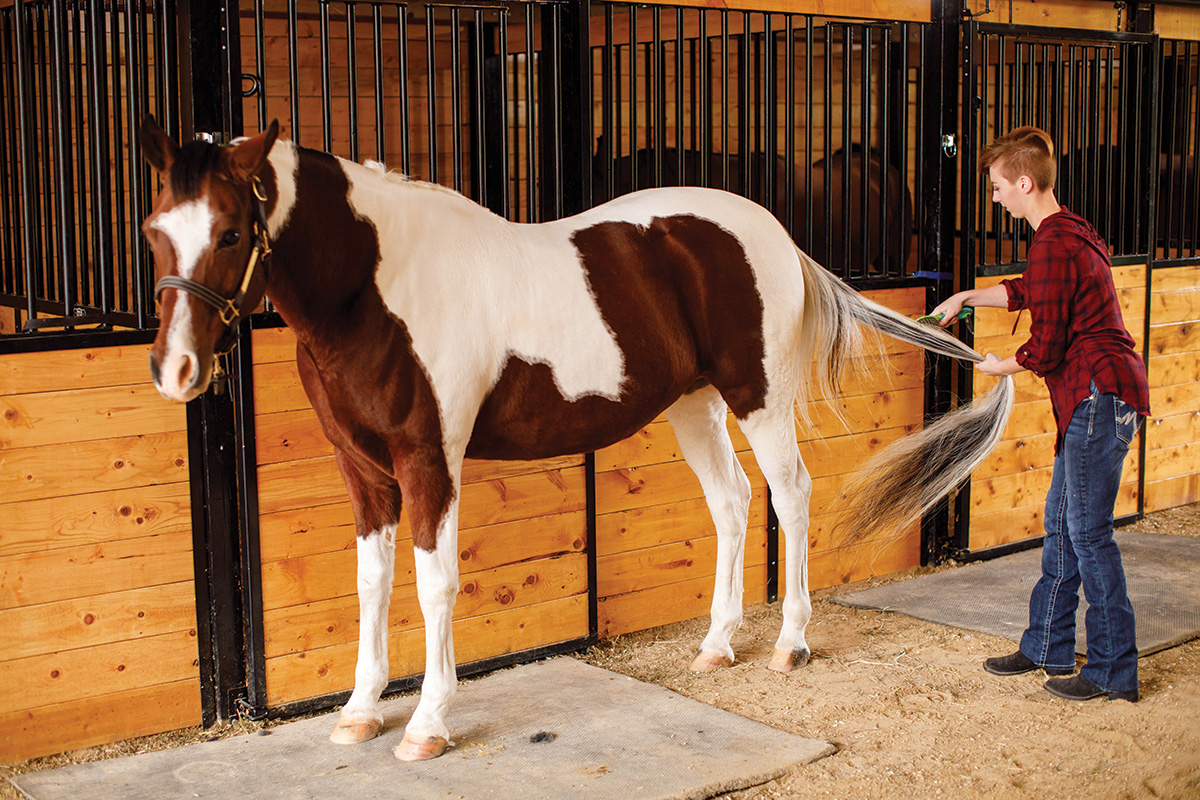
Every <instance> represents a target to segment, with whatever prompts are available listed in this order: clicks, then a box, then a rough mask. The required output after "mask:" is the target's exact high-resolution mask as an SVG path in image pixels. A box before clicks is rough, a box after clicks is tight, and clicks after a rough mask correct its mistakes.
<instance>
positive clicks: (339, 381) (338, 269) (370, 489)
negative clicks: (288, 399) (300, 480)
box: [271, 150, 454, 551]
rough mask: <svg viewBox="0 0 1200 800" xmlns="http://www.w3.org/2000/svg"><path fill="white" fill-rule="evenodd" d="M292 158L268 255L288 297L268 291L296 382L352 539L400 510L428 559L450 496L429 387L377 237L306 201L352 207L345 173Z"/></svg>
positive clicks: (326, 160)
mask: <svg viewBox="0 0 1200 800" xmlns="http://www.w3.org/2000/svg"><path fill="white" fill-rule="evenodd" d="M297 157H298V158H299V159H301V166H300V168H299V169H298V170H297V185H296V197H297V202H296V206H295V207H294V208H293V209H292V212H291V216H290V218H289V222H288V225H287V226H286V227H285V228H284V229H283V230H282V231H280V233H279V236H278V238H277V240H276V242H275V245H274V248H275V259H276V264H277V268H278V269H280V270H292V271H293V273H292V275H291V277H290V278H289V280H288V281H287V290H284V287H282V286H279V285H277V283H275V282H273V284H272V287H271V289H272V291H271V296H272V299H273V300H274V301H275V305H276V307H277V308H278V309H279V311H280V313H281V314H283V315H284V316H285V317H286V318H287V319H288V320H289V321H290V323H291V325H292V327H293V330H294V331H295V333H296V337H297V339H298V341H299V344H298V346H297V363H298V364H299V366H300V377H301V380H302V382H303V384H304V388H305V391H306V392H307V393H308V396H309V399H310V400H311V401H312V404H313V408H314V410H316V412H317V416H318V418H319V419H320V421H321V427H322V428H323V429H324V430H325V435H326V436H327V437H328V438H329V440H330V442H332V443H333V445H334V447H335V448H336V450H337V453H338V461H339V465H340V466H341V467H342V475H343V477H344V478H345V481H346V488H347V490H348V491H349V493H350V498H351V501H352V503H353V504H354V507H355V518H356V520H357V521H358V525H359V530H358V533H359V535H360V536H366V535H367V534H369V533H371V532H373V531H375V530H379V529H380V528H382V527H384V526H385V525H390V524H395V523H396V522H397V521H398V520H399V517H400V508H401V502H402V501H403V503H405V504H407V505H408V509H409V517H410V522H411V526H412V532H413V543H414V544H415V545H416V546H417V547H420V548H421V549H423V550H427V551H432V550H434V549H435V548H436V547H437V530H438V526H439V525H440V523H441V521H442V519H443V517H445V515H446V511H447V510H448V509H449V507H450V503H451V501H452V500H453V498H454V483H453V480H452V479H451V477H450V472H449V469H448V467H447V464H446V456H445V453H444V452H443V450H442V429H441V418H440V416H439V413H438V408H437V401H436V399H435V397H434V394H433V389H432V387H431V386H430V383H429V379H428V376H427V375H426V374H425V370H424V368H423V367H422V366H421V364H420V362H419V361H418V360H417V358H416V356H415V355H414V353H413V348H412V340H411V338H410V337H409V333H408V329H407V328H406V327H405V326H404V323H403V322H401V321H400V320H398V319H396V318H395V317H394V316H392V314H391V313H390V312H389V311H388V310H387V308H386V307H385V306H384V303H383V298H382V297H380V295H379V290H378V288H377V287H376V285H375V269H376V267H377V264H378V261H379V243H378V238H377V236H376V234H375V229H374V227H373V226H372V225H371V223H370V222H367V221H365V220H363V219H361V218H359V217H358V216H356V215H355V213H354V210H353V209H352V208H351V206H350V203H349V201H348V200H345V201H342V202H329V200H328V199H325V200H323V201H322V202H320V204H319V205H318V203H316V202H314V201H313V200H312V198H347V197H348V192H349V183H348V182H347V180H346V175H345V173H344V172H343V171H342V168H341V166H340V165H339V164H338V162H337V161H336V160H335V159H334V158H332V157H331V156H327V155H325V154H323V153H315V152H312V151H307V150H300V151H298V156H297ZM301 268H308V269H310V270H311V271H312V272H311V274H309V275H305V276H298V275H296V274H295V272H294V271H295V270H298V269H301ZM279 283H282V282H279ZM300 287H303V289H301V288H300ZM299 291H303V292H304V295H303V296H300V295H299V294H298V292H299ZM321 343H327V344H325V345H324V346H322V344H321ZM359 345H361V346H359ZM318 365H320V366H319V367H318Z"/></svg>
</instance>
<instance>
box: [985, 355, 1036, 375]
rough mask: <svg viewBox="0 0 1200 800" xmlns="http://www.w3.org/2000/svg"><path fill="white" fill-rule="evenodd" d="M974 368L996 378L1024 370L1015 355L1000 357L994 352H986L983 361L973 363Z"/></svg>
mask: <svg viewBox="0 0 1200 800" xmlns="http://www.w3.org/2000/svg"><path fill="white" fill-rule="evenodd" d="M975 369H977V370H979V371H980V372H982V373H983V374H984V375H992V376H995V377H997V378H999V377H1002V376H1004V375H1016V374H1017V373H1018V372H1024V371H1025V368H1024V367H1022V366H1021V365H1020V364H1018V363H1017V357H1016V356H1015V355H1014V356H1009V357H1008V358H1005V359H1001V358H1000V356H998V355H996V354H995V353H988V354H987V356H985V357H984V359H983V361H980V362H979V363H978V364H976V365H975Z"/></svg>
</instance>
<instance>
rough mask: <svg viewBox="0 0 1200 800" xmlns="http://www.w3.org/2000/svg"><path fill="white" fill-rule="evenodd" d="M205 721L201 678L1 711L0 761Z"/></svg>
mask: <svg viewBox="0 0 1200 800" xmlns="http://www.w3.org/2000/svg"><path fill="white" fill-rule="evenodd" d="M199 724H200V681H199V679H198V678H190V679H188V680H182V681H176V682H175V683H163V684H157V685H154V686H147V687H138V688H135V689H131V690H129V691H124V692H117V693H114V694H108V695H104V696H102V697H91V698H87V699H76V700H69V701H67V702H64V703H59V704H56V705H52V706H42V707H41V708H35V709H32V710H23V711H19V712H15V713H10V714H3V715H0V730H3V731H4V732H5V735H4V736H0V763H10V762H15V761H21V760H24V759H28V758H37V757H39V756H45V755H51V754H53V753H60V752H63V751H65V750H74V749H76V748H80V747H90V746H93V745H99V744H106V743H108V742H116V741H120V740H122V739H128V738H131V737H134V736H147V735H149V734H152V733H162V732H163V731H171V730H176V729H178V728H186V727H189V726H193V725H199Z"/></svg>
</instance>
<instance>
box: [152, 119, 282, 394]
mask: <svg viewBox="0 0 1200 800" xmlns="http://www.w3.org/2000/svg"><path fill="white" fill-rule="evenodd" d="M278 132H279V126H278V125H277V124H276V123H275V122H272V123H271V126H270V127H269V128H268V129H267V130H266V131H264V132H263V133H260V134H259V135H258V136H254V137H252V138H249V139H245V140H242V141H240V142H238V143H236V144H234V145H231V146H224V147H223V146H219V145H215V144H210V143H208V142H200V141H196V142H188V143H187V144H185V145H183V146H182V147H180V146H179V145H178V144H176V143H175V142H174V141H173V140H172V139H171V138H170V137H169V136H167V134H166V133H165V132H164V131H163V129H162V128H160V127H159V126H158V123H156V122H155V121H154V120H153V119H152V118H150V117H147V118H146V120H145V121H144V122H143V123H142V127H141V131H140V138H141V145H142V154H143V155H144V156H145V158H146V160H147V161H148V162H149V163H150V165H151V166H152V167H154V169H156V170H157V171H158V173H159V175H160V177H161V178H162V182H163V189H162V192H161V193H160V194H159V196H158V200H157V201H156V203H155V205H154V210H153V211H152V212H151V213H150V215H149V216H148V217H146V219H145V221H144V222H143V223H142V232H143V233H144V234H145V236H146V239H147V241H148V242H149V243H150V249H151V251H152V252H153V254H154V265H155V276H156V278H157V280H158V282H157V284H156V286H155V296H156V298H157V299H158V301H159V304H160V308H159V329H158V336H157V337H156V338H155V340H154V347H153V348H152V349H151V350H150V374H151V376H152V377H153V378H154V385H155V386H156V387H158V391H159V392H161V393H162V395H163V397H166V398H167V399H168V400H178V401H180V402H187V401H188V400H191V399H193V398H195V397H197V396H198V395H200V394H202V393H203V392H204V390H205V389H207V388H208V385H209V383H210V381H211V380H212V377H213V369H214V364H215V363H216V355H218V354H220V353H223V352H227V351H228V350H229V348H231V347H232V346H233V342H234V339H235V337H236V335H237V330H238V322H239V321H240V319H241V317H242V315H243V314H248V313H250V312H251V311H252V310H253V309H254V308H255V307H256V306H257V305H258V303H259V301H261V300H262V297H263V294H264V293H265V292H266V288H267V276H266V267H267V263H268V259H269V256H270V245H269V241H268V239H267V229H266V218H267V213H268V208H267V204H268V203H267V197H268V195H267V188H265V187H264V183H266V184H269V188H274V180H273V178H274V176H273V175H269V174H263V175H262V179H260V172H264V170H263V165H264V164H265V163H266V159H267V154H268V153H269V152H270V151H271V145H273V144H274V143H275V137H276V136H277V135H278ZM269 172H270V170H269V169H268V170H266V171H265V173H269Z"/></svg>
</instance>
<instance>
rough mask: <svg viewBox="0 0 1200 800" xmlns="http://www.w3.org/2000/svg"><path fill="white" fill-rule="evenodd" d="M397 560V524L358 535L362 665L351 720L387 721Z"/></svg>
mask: <svg viewBox="0 0 1200 800" xmlns="http://www.w3.org/2000/svg"><path fill="white" fill-rule="evenodd" d="M395 563H396V526H395V525H388V526H386V527H384V528H383V529H382V530H379V531H375V532H373V533H371V534H370V535H368V536H360V537H359V538H358V604H359V637H358V666H357V667H356V669H355V671H354V692H353V694H351V695H350V700H349V701H348V702H347V703H346V706H345V707H344V708H343V709H342V717H343V718H344V719H347V720H364V719H372V720H375V721H377V722H379V723H382V722H383V713H382V711H381V710H380V708H379V695H380V694H381V693H382V692H383V690H384V687H386V686H387V682H388V648H387V633H388V604H389V599H390V598H391V595H392V583H393V582H394V581H395Z"/></svg>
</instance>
